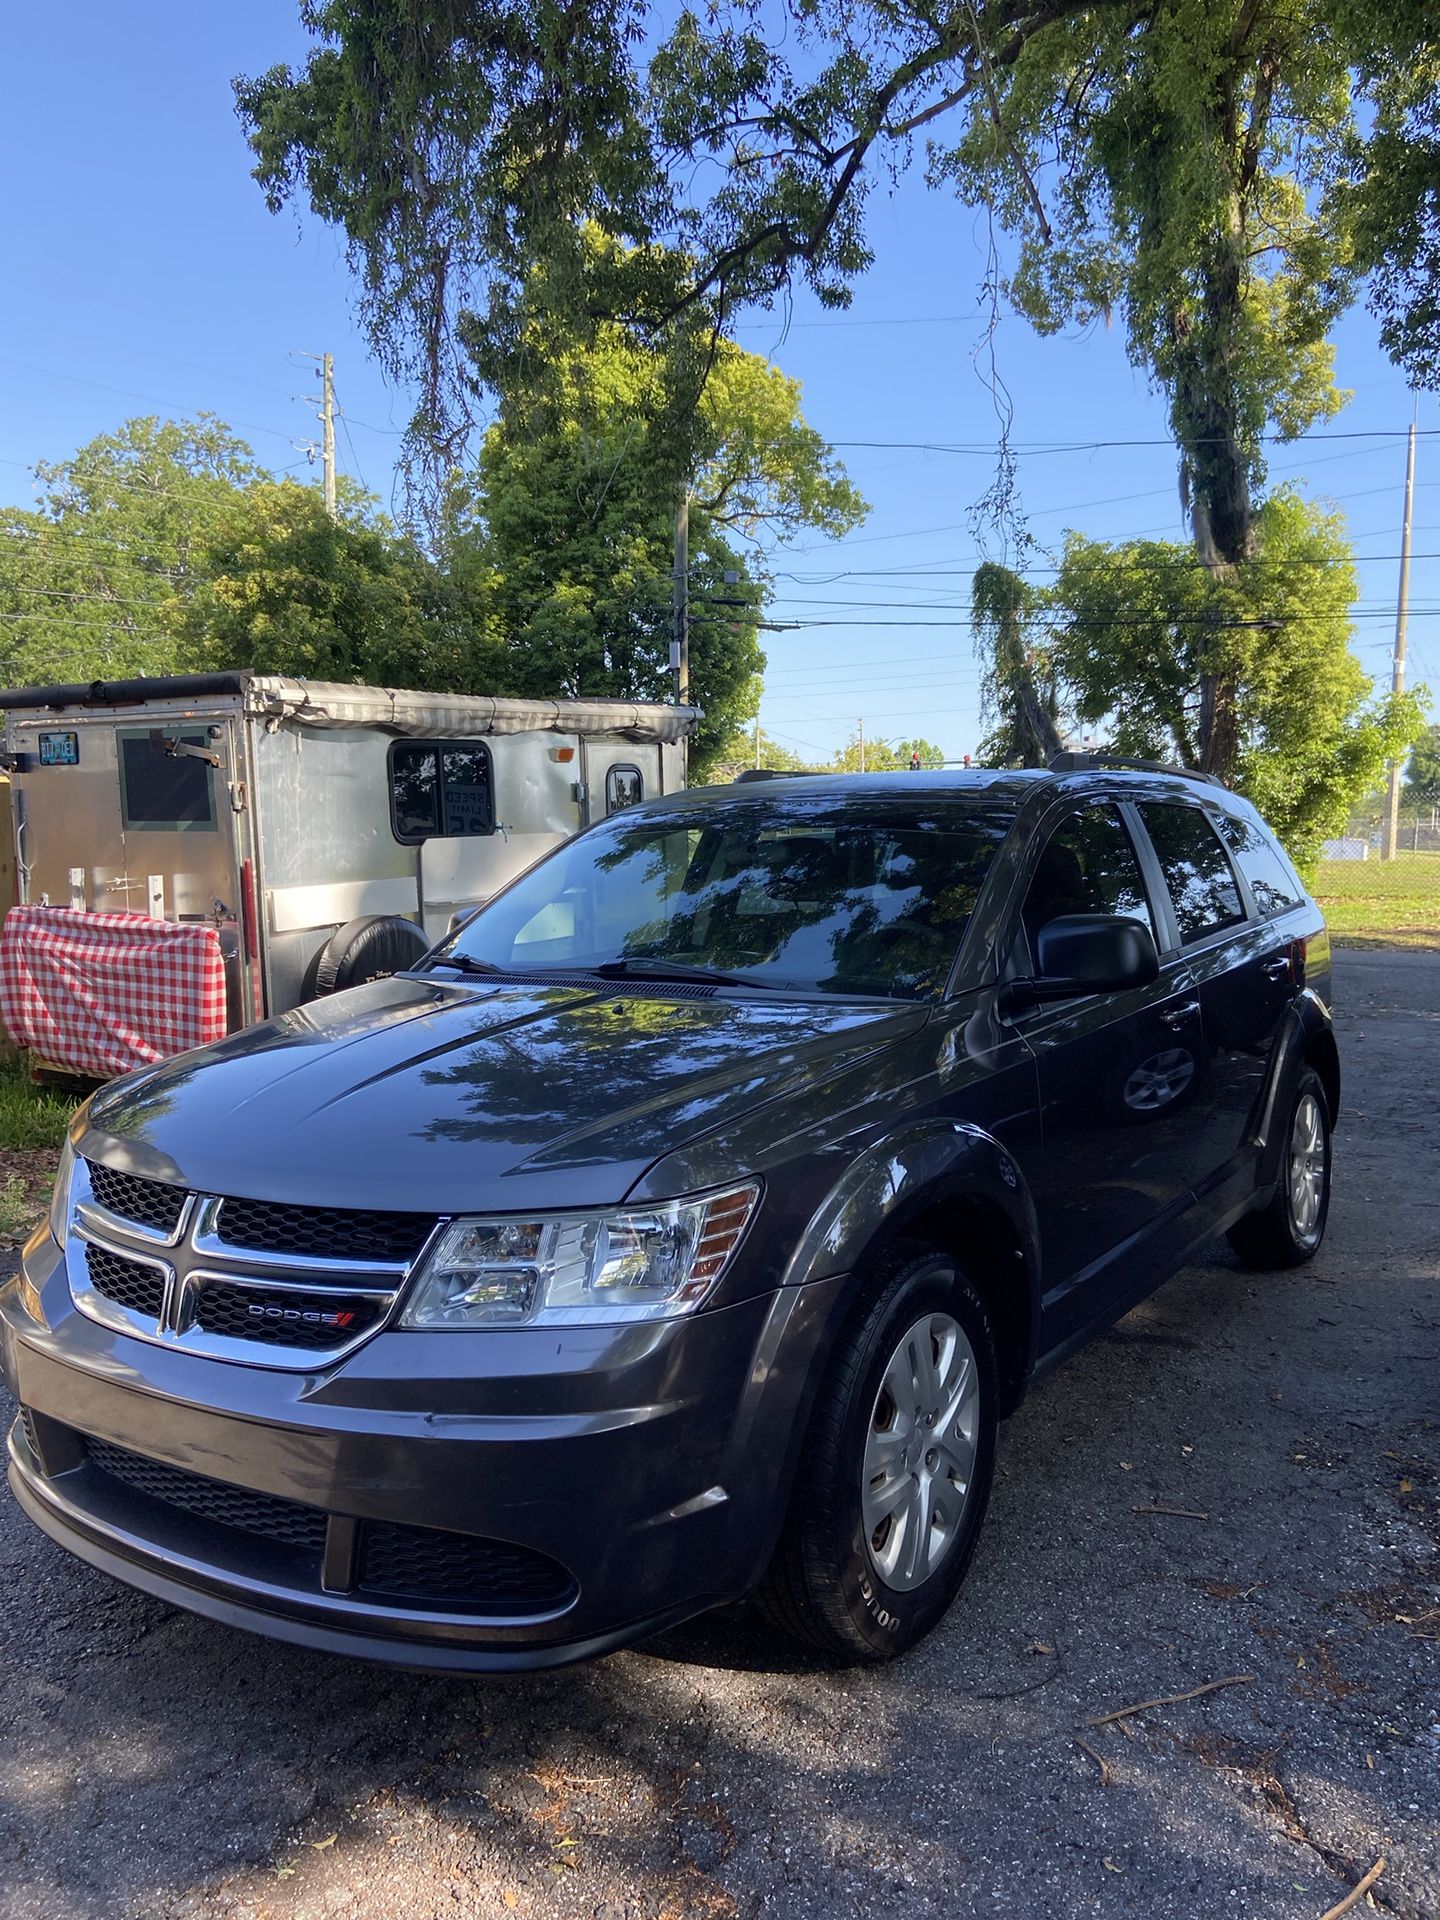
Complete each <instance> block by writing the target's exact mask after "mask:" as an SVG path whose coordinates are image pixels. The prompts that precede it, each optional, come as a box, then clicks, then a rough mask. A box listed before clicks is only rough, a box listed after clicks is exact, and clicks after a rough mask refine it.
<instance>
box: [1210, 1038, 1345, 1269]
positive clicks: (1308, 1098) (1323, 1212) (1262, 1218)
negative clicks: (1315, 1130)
mask: <svg viewBox="0 0 1440 1920" xmlns="http://www.w3.org/2000/svg"><path fill="white" fill-rule="evenodd" d="M1307 1102H1309V1103H1311V1104H1310V1105H1309V1106H1308V1107H1307V1106H1306V1103H1307ZM1302 1108H1304V1109H1305V1111H1306V1112H1307V1113H1313V1114H1314V1115H1315V1116H1316V1118H1317V1120H1318V1126H1319V1140H1320V1159H1321V1165H1320V1167H1319V1168H1318V1170H1317V1171H1318V1174H1319V1181H1320V1185H1319V1196H1318V1198H1319V1211H1318V1213H1317V1214H1316V1215H1315V1218H1314V1219H1313V1221H1307V1220H1302V1219H1301V1218H1300V1217H1299V1214H1300V1212H1301V1211H1302V1210H1303V1209H1302V1207H1301V1205H1300V1204H1299V1203H1297V1200H1296V1196H1295V1186H1294V1184H1293V1182H1292V1171H1293V1162H1294V1152H1295V1144H1296V1127H1297V1123H1300V1116H1301V1110H1302ZM1301 1124H1303V1123H1301ZM1280 1142H1281V1148H1280V1173H1279V1177H1278V1179H1277V1180H1276V1182H1275V1192H1274V1193H1273V1195H1272V1196H1271V1198H1270V1199H1269V1200H1268V1201H1267V1202H1266V1203H1265V1205H1264V1206H1263V1207H1260V1208H1258V1209H1257V1210H1256V1211H1255V1212H1254V1213H1247V1214H1246V1215H1245V1217H1244V1219H1242V1220H1237V1221H1236V1222H1235V1224H1234V1226H1233V1227H1231V1229H1230V1231H1229V1233H1228V1234H1227V1235H1226V1238H1227V1239H1228V1240H1229V1242H1230V1245H1231V1246H1232V1247H1233V1248H1234V1250H1235V1252H1236V1253H1237V1254H1238V1255H1239V1257H1240V1259H1241V1261H1242V1262H1243V1263H1244V1264H1245V1265H1246V1266H1247V1267H1255V1268H1257V1269H1259V1270H1260V1271H1263V1272H1272V1273H1274V1272H1281V1271H1283V1270H1284V1269H1285V1268H1286V1267H1299V1266H1303V1265H1304V1264H1305V1262H1306V1261H1307V1260H1313V1259H1314V1257H1315V1255H1316V1254H1317V1253H1318V1252H1319V1250H1320V1243H1321V1241H1322V1240H1323V1239H1324V1238H1325V1223H1326V1221H1327V1220H1328V1219H1329V1217H1330V1163H1331V1147H1330V1105H1329V1102H1328V1101H1327V1099H1326V1097H1325V1087H1324V1084H1323V1082H1322V1081H1321V1079H1320V1076H1319V1074H1318V1073H1316V1072H1315V1071H1314V1070H1313V1068H1310V1067H1306V1068H1304V1069H1303V1070H1302V1072H1301V1074H1300V1077H1299V1079H1298V1080H1297V1081H1296V1083H1295V1087H1294V1091H1293V1092H1292V1093H1291V1096H1290V1100H1289V1103H1288V1104H1287V1106H1286V1108H1285V1114H1284V1120H1283V1123H1282V1126H1281V1132H1280ZM1312 1158H1313V1156H1312Z"/></svg>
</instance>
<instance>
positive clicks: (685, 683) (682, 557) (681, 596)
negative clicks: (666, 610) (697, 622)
mask: <svg viewBox="0 0 1440 1920" xmlns="http://www.w3.org/2000/svg"><path fill="white" fill-rule="evenodd" d="M670 671H671V672H672V673H673V674H674V676H675V698H676V700H677V701H678V702H679V704H680V705H681V706H682V707H688V706H689V704H690V488H689V485H688V484H685V485H682V486H681V488H680V504H679V506H678V507H677V508H676V510H675V599H674V628H673V631H672V633H671V636H670Z"/></svg>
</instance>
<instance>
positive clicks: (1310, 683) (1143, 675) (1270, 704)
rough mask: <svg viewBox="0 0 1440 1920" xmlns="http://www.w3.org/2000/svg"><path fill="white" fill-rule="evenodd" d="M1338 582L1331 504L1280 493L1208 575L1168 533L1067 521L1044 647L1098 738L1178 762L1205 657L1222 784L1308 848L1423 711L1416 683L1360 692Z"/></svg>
mask: <svg viewBox="0 0 1440 1920" xmlns="http://www.w3.org/2000/svg"><path fill="white" fill-rule="evenodd" d="M1354 597H1355V576H1354V564H1353V559H1352V556H1351V553H1350V549H1349V547H1348V545H1347V543H1346V541H1345V538H1344V534H1343V530H1342V527H1341V524H1340V522H1339V520H1338V518H1336V517H1335V516H1333V515H1329V514H1325V513H1322V512H1320V511H1318V510H1317V509H1315V508H1314V507H1312V506H1310V505H1309V504H1307V503H1306V502H1304V501H1302V500H1300V499H1299V498H1298V497H1296V496H1295V495H1293V494H1289V493H1281V494H1277V495H1275V496H1274V497H1272V498H1271V499H1270V500H1268V501H1267V502H1266V503H1265V505H1264V506H1263V507H1261V508H1260V509H1259V510H1258V512H1257V514H1256V537H1255V551H1254V553H1253V554H1252V556H1251V558H1250V559H1249V560H1248V561H1247V562H1246V564H1245V565H1244V566H1243V567H1240V568H1236V569H1232V570H1230V571H1229V572H1228V573H1226V574H1225V575H1223V576H1220V577H1217V576H1216V575H1215V574H1214V573H1213V572H1211V571H1210V570H1209V569H1207V568H1205V567H1204V566H1203V565H1201V564H1200V562H1199V560H1198V559H1197V557H1196V555H1195V554H1194V553H1193V551H1191V550H1189V549H1187V548H1185V547H1183V546H1180V545H1178V544H1177V543H1175V542H1171V541H1159V540H1134V541H1128V542H1126V543H1124V544H1122V545H1119V546H1110V545H1107V544H1105V543H1103V542H1100V541H1094V540H1087V539H1084V538H1083V537H1081V536H1080V535H1078V534H1072V535H1071V536H1070V538H1069V539H1068V541H1067V543H1066V548H1065V555H1064V560H1063V562H1062V565H1061V569H1060V573H1059V576H1058V578H1057V580H1056V583H1055V585H1054V587H1053V588H1052V589H1050V591H1049V593H1048V595H1047V605H1048V613H1049V618H1050V623H1051V631H1052V636H1053V639H1052V647H1053V655H1052V657H1053V659H1054V662H1055V666H1056V670H1057V672H1058V673H1059V675H1060V679H1061V682H1062V685H1063V687H1064V689H1065V699H1066V701H1067V704H1069V705H1070V706H1071V707H1072V708H1073V710H1074V712H1075V715H1076V717H1077V719H1079V720H1080V721H1081V722H1083V723H1086V724H1087V725H1091V726H1097V727H1098V726H1102V725H1103V726H1105V727H1107V728H1108V730H1109V744H1110V745H1111V747H1112V748H1113V750H1114V751H1116V752H1119V753H1126V754H1135V755H1138V756H1141V757H1144V758H1152V757H1154V758H1163V759H1167V760H1178V761H1179V762H1180V763H1181V764H1182V765H1186V766H1194V765H1196V764H1197V763H1198V760H1199V730H1200V727H1201V725H1202V716H1203V713H1204V703H1205V687H1206V682H1207V675H1208V674H1209V673H1210V672H1212V671H1213V670H1214V667H1215V664H1216V663H1217V662H1219V663H1220V666H1221V669H1222V671H1223V673H1224V675H1225V677H1226V680H1227V682H1228V684H1229V685H1230V686H1231V687H1232V688H1233V689H1234V701H1235V717H1236V729H1237V753H1236V756H1235V764H1234V768H1233V776H1234V784H1236V785H1237V786H1238V787H1239V788H1240V790H1241V791H1243V792H1244V793H1246V794H1248V796H1249V797H1250V798H1251V799H1252V800H1253V801H1254V802H1255V804H1256V806H1257V807H1259V809H1260V811H1261V812H1262V813H1263V814H1264V815H1265V816H1266V817H1267V818H1268V819H1269V820H1270V821H1271V822H1272V823H1273V824H1274V826H1275V827H1276V828H1277V830H1278V831H1279V832H1280V834H1281V836H1282V837H1283V838H1284V840H1285V843H1286V845H1287V846H1288V847H1289V848H1290V851H1291V852H1292V854H1294V856H1295V857H1296V859H1297V860H1300V861H1301V862H1305V863H1308V862H1310V861H1311V860H1313V858H1314V857H1315V855H1316V852H1317V850H1318V847H1319V843H1320V841H1321V840H1322V839H1324V838H1325V837H1327V836H1328V835H1331V834H1334V833H1337V832H1339V831H1340V830H1341V829H1342V828H1343V826H1344V823H1345V820H1346V818H1347V816H1348V815H1349V812H1350V810H1351V807H1352V806H1353V805H1354V804H1355V803H1356V802H1357V801H1358V800H1359V799H1360V797H1361V796H1362V795H1363V794H1364V793H1365V792H1367V791H1368V789H1369V788H1370V787H1372V786H1373V785H1374V784H1375V782H1376V780H1377V779H1378V778H1379V776H1380V773H1381V771H1382V769H1383V767H1384V764H1385V762H1386V761H1387V760H1388V759H1391V758H1393V757H1395V756H1396V755H1398V754H1401V753H1403V752H1404V750H1405V748H1406V747H1407V746H1408V745H1409V743H1410V741H1411V740H1413V739H1414V738H1415V736H1416V734H1417V733H1418V732H1419V730H1420V728H1421V727H1422V725H1423V704H1422V702H1423V693H1422V694H1404V695H1400V696H1394V695H1388V696H1386V697H1384V698H1383V699H1379V700H1377V699H1375V698H1374V697H1373V683H1372V682H1371V680H1370V678H1369V676H1368V675H1367V674H1366V673H1365V671H1364V669H1363V667H1361V665H1360V663H1359V661H1358V660H1357V659H1356V658H1355V656H1354V654H1353V653H1352V652H1351V651H1350V645H1349V643H1350V637H1351V624H1350V614H1349V608H1350V605H1351V603H1352V601H1353V600H1354Z"/></svg>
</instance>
